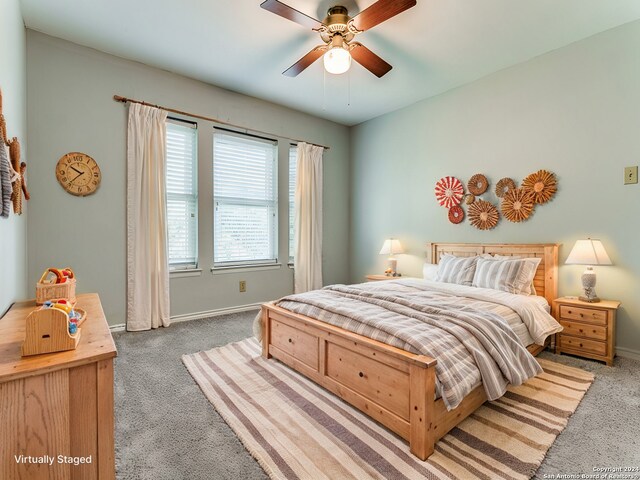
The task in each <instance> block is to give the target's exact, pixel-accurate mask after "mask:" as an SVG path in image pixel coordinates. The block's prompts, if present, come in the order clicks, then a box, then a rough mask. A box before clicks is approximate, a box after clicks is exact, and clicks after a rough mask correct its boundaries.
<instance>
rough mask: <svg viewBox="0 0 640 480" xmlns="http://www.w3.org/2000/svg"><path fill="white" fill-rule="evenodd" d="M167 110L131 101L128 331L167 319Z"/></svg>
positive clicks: (149, 327) (128, 158)
mask: <svg viewBox="0 0 640 480" xmlns="http://www.w3.org/2000/svg"><path fill="white" fill-rule="evenodd" d="M166 118H167V112H165V111H164V110H159V109H157V108H151V107H147V106H144V105H140V104H136V103H132V104H130V105H129V127H128V132H127V134H128V137H127V330H129V331H138V330H149V329H151V328H158V327H160V326H163V327H168V326H169V324H170V322H169V265H168V259H167V233H166V232H167V220H166V192H165V190H166V184H165V175H166V173H165V170H166V166H165V163H166V161H165V158H166V154H165V150H166V147H165V137H166V127H165V120H166Z"/></svg>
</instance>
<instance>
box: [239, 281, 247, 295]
mask: <svg viewBox="0 0 640 480" xmlns="http://www.w3.org/2000/svg"><path fill="white" fill-rule="evenodd" d="M246 291H247V281H246V280H240V293H244V292H246Z"/></svg>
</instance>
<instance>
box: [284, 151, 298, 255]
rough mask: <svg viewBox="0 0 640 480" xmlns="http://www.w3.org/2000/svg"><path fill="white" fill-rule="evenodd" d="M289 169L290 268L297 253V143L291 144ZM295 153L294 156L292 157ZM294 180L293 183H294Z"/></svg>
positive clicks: (288, 245) (288, 246)
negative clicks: (295, 243)
mask: <svg viewBox="0 0 640 480" xmlns="http://www.w3.org/2000/svg"><path fill="white" fill-rule="evenodd" d="M288 153H289V168H288V174H289V177H288V178H289V182H288V188H289V190H288V192H287V193H288V197H289V198H288V199H289V216H288V221H289V231H288V237H289V238H288V239H287V240H288V244H287V248H288V254H289V256H288V265H289V266H290V267H293V266H294V263H293V258H294V253H295V250H294V249H295V245H294V241H295V220H296V218H295V202H296V180H297V178H298V165H297V162H298V144H297V143H291V144H289V152H288ZM292 153H293V155H292ZM292 180H293V182H292Z"/></svg>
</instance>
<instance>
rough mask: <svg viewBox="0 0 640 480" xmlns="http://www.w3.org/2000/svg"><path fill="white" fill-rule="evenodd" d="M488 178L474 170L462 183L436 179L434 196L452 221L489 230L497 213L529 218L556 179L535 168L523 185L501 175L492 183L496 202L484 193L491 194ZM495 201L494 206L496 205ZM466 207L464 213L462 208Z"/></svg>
mask: <svg viewBox="0 0 640 480" xmlns="http://www.w3.org/2000/svg"><path fill="white" fill-rule="evenodd" d="M489 185H490V182H489V179H488V178H487V176H486V175H484V174H481V173H476V174H475V175H473V176H471V178H470V179H469V181H468V182H467V183H466V187H467V191H466V192H465V183H464V182H463V181H461V180H459V179H458V178H456V177H453V176H446V177H443V178H441V179H440V180H438V181H437V182H436V185H435V196H436V200H437V202H438V203H439V204H440V206H442V207H445V208H446V209H447V217H448V219H449V221H450V222H451V223H453V224H460V223H462V221H463V220H464V219H465V217H466V218H468V220H469V223H470V224H471V225H472V226H474V227H475V228H477V229H479V230H491V229H492V228H495V227H496V226H497V225H498V222H499V220H500V213H502V216H503V217H504V218H506V219H507V220H508V221H509V222H512V223H521V222H524V221H526V220H528V219H529V218H530V217H531V215H532V214H533V212H534V209H535V207H536V205H542V204H545V203H547V202H549V201H550V200H551V199H553V197H554V196H555V194H556V192H557V190H558V181H557V179H556V176H555V174H554V173H552V172H549V171H547V170H538V171H537V172H534V173H531V174H530V175H527V176H526V177H525V178H524V180H522V184H521V186H520V187H518V185H517V183H516V182H515V181H514V180H513V179H511V178H509V177H503V178H501V179H500V180H499V181H498V182H497V183H496V185H495V188H494V190H493V193H495V197H496V201H495V202H492V201H490V200H489V199H487V198H481V197H482V196H485V195H491V193H492V191H491V190H490V189H489ZM496 202H497V205H496ZM463 206H464V207H466V208H467V214H466V215H465V211H464V209H463V208H462V207H463Z"/></svg>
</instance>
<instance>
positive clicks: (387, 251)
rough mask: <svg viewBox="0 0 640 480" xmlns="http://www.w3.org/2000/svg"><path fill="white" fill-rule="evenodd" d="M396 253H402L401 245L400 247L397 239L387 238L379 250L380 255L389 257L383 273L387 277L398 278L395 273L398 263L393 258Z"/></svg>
mask: <svg viewBox="0 0 640 480" xmlns="http://www.w3.org/2000/svg"><path fill="white" fill-rule="evenodd" d="M397 253H404V250H402V245H400V240H398V239H397V238H388V239H387V240H385V241H384V244H383V245H382V248H381V249H380V255H389V258H388V260H389V268H387V270H386V271H385V272H384V273H385V274H386V275H387V276H389V277H399V276H400V275H399V274H398V273H396V267H397V266H398V261H397V260H396V258H395V257H394V255H395V254H397Z"/></svg>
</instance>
